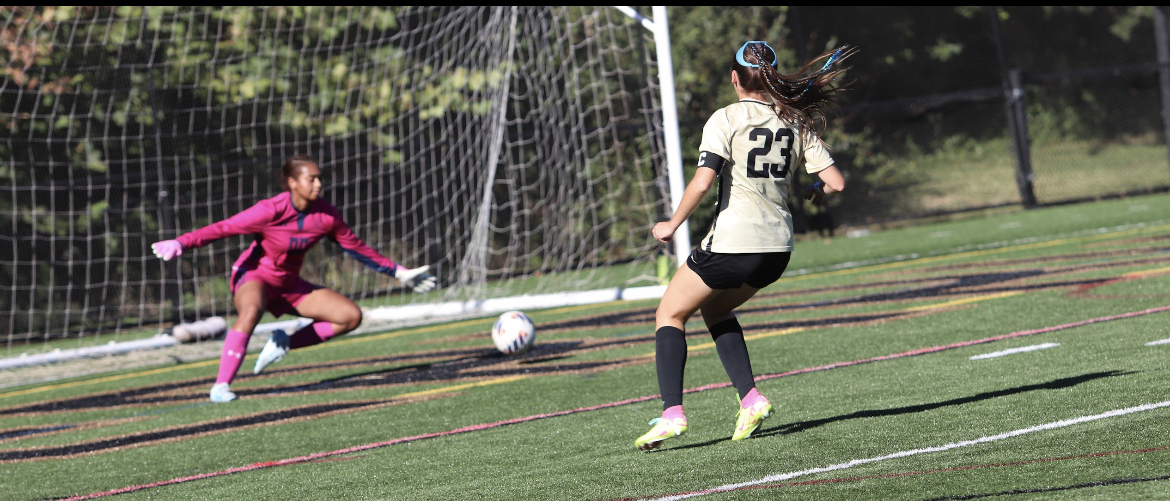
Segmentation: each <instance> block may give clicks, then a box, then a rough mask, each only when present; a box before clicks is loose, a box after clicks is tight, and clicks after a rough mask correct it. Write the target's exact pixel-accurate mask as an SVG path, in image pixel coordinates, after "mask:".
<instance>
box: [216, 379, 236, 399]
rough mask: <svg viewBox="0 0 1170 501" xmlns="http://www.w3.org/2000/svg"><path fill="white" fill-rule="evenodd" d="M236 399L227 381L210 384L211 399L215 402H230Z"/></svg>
mask: <svg viewBox="0 0 1170 501" xmlns="http://www.w3.org/2000/svg"><path fill="white" fill-rule="evenodd" d="M235 399H236V394H235V393H232V390H230V389H228V384H227V383H215V384H214V385H211V401H212V402H215V403H217V404H223V403H227V402H231V401H232V400H235Z"/></svg>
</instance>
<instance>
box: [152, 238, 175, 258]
mask: <svg viewBox="0 0 1170 501" xmlns="http://www.w3.org/2000/svg"><path fill="white" fill-rule="evenodd" d="M150 248H151V249H152V250H154V255H156V256H158V258H159V259H162V260H163V261H170V260H171V259H174V258H176V257H179V256H181V255H182V254H183V244H181V243H179V241H178V240H163V241H162V242H155V243H153V244H150Z"/></svg>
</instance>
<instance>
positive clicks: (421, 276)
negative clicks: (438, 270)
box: [394, 265, 439, 294]
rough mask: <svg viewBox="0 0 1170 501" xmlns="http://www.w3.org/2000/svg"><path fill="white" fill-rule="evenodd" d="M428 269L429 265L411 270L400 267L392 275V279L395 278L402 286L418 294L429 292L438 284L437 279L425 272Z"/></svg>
mask: <svg viewBox="0 0 1170 501" xmlns="http://www.w3.org/2000/svg"><path fill="white" fill-rule="evenodd" d="M429 269H431V267H430V266H429V265H428V266H420V267H418V268H413V269H412V268H401V267H400V268H398V271H397V272H395V273H394V278H397V279H398V281H399V282H402V285H405V286H407V287H410V288H411V290H413V291H414V292H417V293H419V294H421V293H423V292H430V291H431V290H434V288H435V286H436V285H438V284H439V279H438V278H436V277H435V276H434V275H432V274H430V273H428V272H427V270H429Z"/></svg>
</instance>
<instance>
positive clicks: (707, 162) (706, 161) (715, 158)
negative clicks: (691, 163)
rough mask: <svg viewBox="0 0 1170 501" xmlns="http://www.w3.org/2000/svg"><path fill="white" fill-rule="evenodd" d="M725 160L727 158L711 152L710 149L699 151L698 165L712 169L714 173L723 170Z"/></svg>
mask: <svg viewBox="0 0 1170 501" xmlns="http://www.w3.org/2000/svg"><path fill="white" fill-rule="evenodd" d="M726 162H727V160H725V159H724V158H723V157H721V156H719V155H716V154H714V153H711V152H710V151H700V152H699V167H706V168H708V169H714V170H715V173H716V174H719V173H720V171H722V170H723V164H724V163H726Z"/></svg>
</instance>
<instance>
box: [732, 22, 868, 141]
mask: <svg viewBox="0 0 1170 501" xmlns="http://www.w3.org/2000/svg"><path fill="white" fill-rule="evenodd" d="M856 52H857V49H856V48H853V47H849V46H847V45H846V46H843V47H841V48H840V49H837V50H833V51H830V52H826V53H824V54H821V55H820V56H817V57H816V58H815V59H813V60H812V61H809V62H808V63H807V64H805V65H804V66H803V67H802V68H800V69H798V70H796V71H794V72H792V73H790V74H787V75H784V74H781V73H780V72H779V71H777V70H776V68H775V67H774V66H772V64H773V63H774V62H775V61H776V60H777V58H776V52H774V51H773V50H772V48H771V47H769V46H768V45H767V44H766V43H760V42H749V43H748V44H746V45H745V46H744V48H743V49H742V58H743V61H744V62H746V63H748V66H744V65H743V64H740V61H739V59H740V57H739V56H737V57H736V58H735V59H733V60H732V61H731V69H732V71H734V72H735V73H736V74H737V75H739V86H740V87H742V88H743V90H745V91H748V92H763V93H766V94H767V95H768V96H770V97H771V98H772V111H774V112H776V116H777V117H780V119H781V120H784V121H786V122H788V123H792V124H799V125H800V126H801V127H802V129H803V130H804V131H806V132H807V131H813V130H816V126H817V125H818V123H819V124H820V125H822V126H823V125H824V124H825V119H826V117H825V115H826V114H827V113H828V112H829V111H831V110H832V109H833V108H835V107H836V106H837V93H838V92H839V91H841V90H844V87H841V86H838V85H837V83H836V79H837V76H838V75H840V74H841V72H843V71H845V70H847V69H849V68H847V67H840V66H839V64H840V63H841V61H844V60H845V58H847V57H849V56H852V55H853V54H855V53H856ZM821 61H824V62H823V63H821ZM818 63H821V67H820V69H818V70H816V71H810V70H811V69H812V68H813V67H814V66H816V65H817V64H818Z"/></svg>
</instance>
